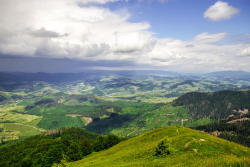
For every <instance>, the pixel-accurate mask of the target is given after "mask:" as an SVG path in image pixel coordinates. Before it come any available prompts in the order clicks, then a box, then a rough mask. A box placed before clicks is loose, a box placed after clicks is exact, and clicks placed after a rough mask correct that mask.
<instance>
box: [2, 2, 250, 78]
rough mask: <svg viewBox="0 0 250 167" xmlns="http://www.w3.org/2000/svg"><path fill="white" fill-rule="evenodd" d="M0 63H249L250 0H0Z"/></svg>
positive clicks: (12, 66)
mask: <svg viewBox="0 0 250 167" xmlns="http://www.w3.org/2000/svg"><path fill="white" fill-rule="evenodd" d="M0 15H1V17H0V71H10V72H16V71H17V72H84V71H86V70H166V71H176V72H188V73H190V72H191V73H206V72H213V71H226V70H242V71H250V1H249V0H220V1H218V0H43V1H41V0H0Z"/></svg>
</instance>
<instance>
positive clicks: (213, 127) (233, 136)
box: [195, 121, 250, 147]
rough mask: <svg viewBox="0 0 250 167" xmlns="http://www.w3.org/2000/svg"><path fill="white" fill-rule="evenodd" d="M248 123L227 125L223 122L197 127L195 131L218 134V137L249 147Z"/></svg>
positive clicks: (249, 130)
mask: <svg viewBox="0 0 250 167" xmlns="http://www.w3.org/2000/svg"><path fill="white" fill-rule="evenodd" d="M249 127H250V121H239V122H237V123H233V124H229V123H226V122H224V121H220V122H216V123H212V124H209V125H204V126H199V127H196V128H195V129H197V130H202V131H205V132H208V133H212V132H218V137H221V138H224V139H227V140H229V141H233V142H237V143H240V144H242V145H245V146H248V147H250V128H249Z"/></svg>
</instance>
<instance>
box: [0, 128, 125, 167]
mask: <svg viewBox="0 0 250 167" xmlns="http://www.w3.org/2000/svg"><path fill="white" fill-rule="evenodd" d="M55 132H56V133H52V134H50V135H38V136H34V137H30V138H28V139H25V140H23V141H19V142H16V143H9V144H7V145H2V146H0V155H1V156H0V166H6V167H7V166H15V167H50V166H52V165H53V164H62V163H63V161H67V162H70V161H76V160H80V159H82V158H84V157H85V156H86V155H88V154H90V153H92V152H97V151H101V150H104V149H107V148H109V147H112V146H113V145H115V144H117V143H119V142H120V141H121V139H120V138H118V137H116V136H114V135H107V136H100V135H97V134H94V133H92V132H89V131H86V130H82V129H79V128H69V129H63V130H58V131H55Z"/></svg>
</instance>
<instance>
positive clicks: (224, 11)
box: [204, 1, 240, 21]
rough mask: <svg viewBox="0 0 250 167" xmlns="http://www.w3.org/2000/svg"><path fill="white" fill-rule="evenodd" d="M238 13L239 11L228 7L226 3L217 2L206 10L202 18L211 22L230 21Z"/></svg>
mask: <svg viewBox="0 0 250 167" xmlns="http://www.w3.org/2000/svg"><path fill="white" fill-rule="evenodd" d="M239 12H240V10H239V9H237V8H235V7H233V6H230V5H229V4H228V3H227V2H222V1H217V2H216V3H215V4H214V5H212V6H210V7H209V8H208V9H207V10H206V12H205V13H204V17H205V18H207V19H209V20H211V21H220V20H226V19H230V18H232V17H233V16H234V15H236V14H238V13H239Z"/></svg>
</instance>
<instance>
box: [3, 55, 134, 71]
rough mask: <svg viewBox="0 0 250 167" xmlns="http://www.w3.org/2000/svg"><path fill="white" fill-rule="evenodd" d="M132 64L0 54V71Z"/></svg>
mask: <svg viewBox="0 0 250 167" xmlns="http://www.w3.org/2000/svg"><path fill="white" fill-rule="evenodd" d="M127 66H134V63H133V62H129V61H83V60H73V59H50V58H41V57H40V58H31V57H19V56H9V55H0V71H9V72H16V71H21V72H83V71H85V70H92V69H93V67H105V68H109V67H117V68H119V67H127Z"/></svg>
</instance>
